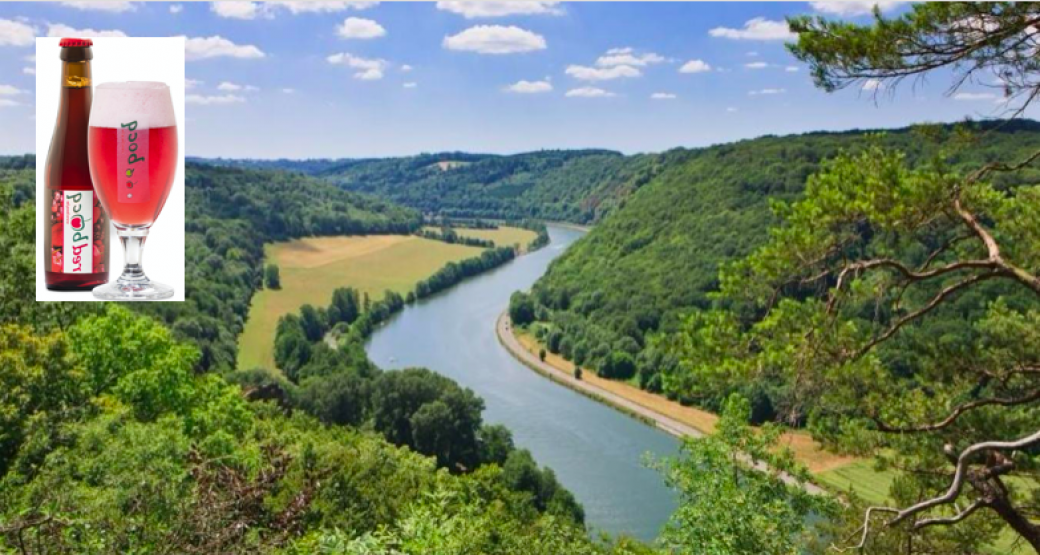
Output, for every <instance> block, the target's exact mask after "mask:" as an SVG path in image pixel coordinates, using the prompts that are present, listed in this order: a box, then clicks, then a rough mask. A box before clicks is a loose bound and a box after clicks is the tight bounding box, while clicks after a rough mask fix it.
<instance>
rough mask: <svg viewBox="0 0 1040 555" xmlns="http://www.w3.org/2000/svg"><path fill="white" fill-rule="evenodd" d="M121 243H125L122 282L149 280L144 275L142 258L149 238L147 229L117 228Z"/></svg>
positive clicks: (120, 278) (120, 279)
mask: <svg viewBox="0 0 1040 555" xmlns="http://www.w3.org/2000/svg"><path fill="white" fill-rule="evenodd" d="M116 232H117V233H118V234H119V241H120V242H122V243H123V260H124V262H125V264H124V265H123V274H122V275H121V276H119V281H120V282H140V281H144V280H146V279H148V278H147V277H145V275H144V267H143V266H142V263H141V258H142V257H143V256H144V242H145V239H147V238H148V228H147V227H119V226H116Z"/></svg>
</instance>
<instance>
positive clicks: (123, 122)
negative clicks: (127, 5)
mask: <svg viewBox="0 0 1040 555" xmlns="http://www.w3.org/2000/svg"><path fill="white" fill-rule="evenodd" d="M87 151H88V158H89V160H90V177H91V178H92V179H93V181H94V188H95V190H96V191H97V194H98V196H99V197H100V199H101V205H102V206H104V208H105V211H106V212H107V213H108V215H109V218H111V219H112V223H113V224H114V225H115V227H116V233H117V234H118V235H119V240H120V241H121V242H122V243H123V251H124V253H125V262H126V264H125V266H124V267H123V274H122V275H121V276H119V279H117V280H116V281H114V282H112V283H109V284H107V285H102V286H100V287H95V288H94V290H93V292H94V296H95V297H97V298H99V299H103V300H106V301H149V300H156V299H167V298H170V297H172V296H173V288H172V287H170V286H168V285H163V284H161V283H156V282H154V281H152V280H150V279H148V276H146V275H144V270H143V268H142V266H141V258H142V254H143V253H142V251H143V249H144V242H145V239H146V238H147V237H148V230H149V229H150V228H151V227H152V224H153V223H155V219H156V218H157V217H158V216H159V212H161V211H162V208H163V205H164V204H166V197H167V196H168V195H169V194H170V187H171V186H172V185H173V179H174V176H175V174H176V173H177V166H178V164H177V120H176V118H175V117H174V113H173V102H172V101H171V99H170V88H169V87H167V86H166V85H165V84H163V83H154V82H146V81H130V82H126V83H104V84H101V85H98V86H97V88H96V89H95V90H94V105H93V107H92V108H91V111H90V128H89V130H88V132H87Z"/></svg>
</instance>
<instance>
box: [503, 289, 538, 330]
mask: <svg viewBox="0 0 1040 555" xmlns="http://www.w3.org/2000/svg"><path fill="white" fill-rule="evenodd" d="M509 319H510V320H512V322H513V325H514V326H526V325H527V324H530V323H531V322H533V321H534V300H532V299H531V296H530V295H528V294H526V293H524V292H522V291H517V292H515V293H513V294H512V295H511V296H510V297H509Z"/></svg>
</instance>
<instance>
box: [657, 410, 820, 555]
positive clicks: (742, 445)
mask: <svg viewBox="0 0 1040 555" xmlns="http://www.w3.org/2000/svg"><path fill="white" fill-rule="evenodd" d="M750 415H751V408H750V405H749V404H748V402H747V400H745V399H743V398H741V397H739V396H736V395H734V396H732V397H730V399H729V400H728V401H727V402H726V407H725V410H724V411H723V413H722V418H720V419H719V422H718V426H717V427H716V431H715V433H714V434H712V435H710V436H705V437H703V438H686V439H685V440H684V441H683V445H682V451H681V455H680V457H678V458H676V459H671V460H667V459H666V460H664V461H659V462H657V463H656V465H655V466H656V467H657V468H658V469H659V470H661V471H662V472H663V473H664V475H665V479H666V481H667V482H668V485H669V486H671V487H672V489H674V490H676V491H677V492H678V494H679V507H678V509H676V511H675V513H673V514H672V517H671V519H670V521H669V522H668V524H667V525H666V527H665V529H664V532H663V533H662V535H661V539H660V541H661V543H662V544H663V545H664V547H665V551H666V552H668V553H679V554H690V555H692V554H701V553H710V554H713V555H758V554H760V553H771V554H775V555H795V554H798V553H804V552H806V551H807V548H808V547H809V546H810V545H811V543H812V539H811V538H812V536H813V532H814V529H813V525H812V524H811V523H812V521H813V520H814V518H813V517H816V518H819V517H827V516H830V515H833V514H835V512H836V510H837V507H836V506H835V505H836V504H835V503H834V502H833V501H831V500H830V498H828V497H826V496H823V495H814V494H811V493H808V492H807V491H805V490H804V489H803V488H802V487H801V486H802V485H804V484H805V483H807V482H808V477H809V475H808V472H807V471H806V470H805V468H803V467H801V466H800V465H798V464H797V463H796V462H795V461H794V457H793V455H792V454H791V452H790V450H789V449H787V448H783V449H778V448H777V441H778V440H779V437H780V429H779V428H778V427H775V426H767V427H766V428H764V429H763V430H762V432H761V433H758V432H756V431H755V430H754V429H752V428H751V427H750V426H749V425H748V424H747V421H748V418H749V417H750ZM765 468H768V470H765ZM779 472H785V473H787V475H788V476H790V477H791V478H792V479H793V480H794V483H791V484H789V483H787V482H786V481H785V480H784V479H783V478H782V477H781V476H780V475H779Z"/></svg>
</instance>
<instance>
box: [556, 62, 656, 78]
mask: <svg viewBox="0 0 1040 555" xmlns="http://www.w3.org/2000/svg"><path fill="white" fill-rule="evenodd" d="M566 73H567V75H570V76H571V77H574V78H575V79H581V80H582V81H610V80H612V79H620V78H622V77H639V76H640V75H642V74H643V73H642V72H641V71H639V70H638V69H636V68H634V67H632V66H613V67H588V66H579V65H570V66H567V70H566Z"/></svg>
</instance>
